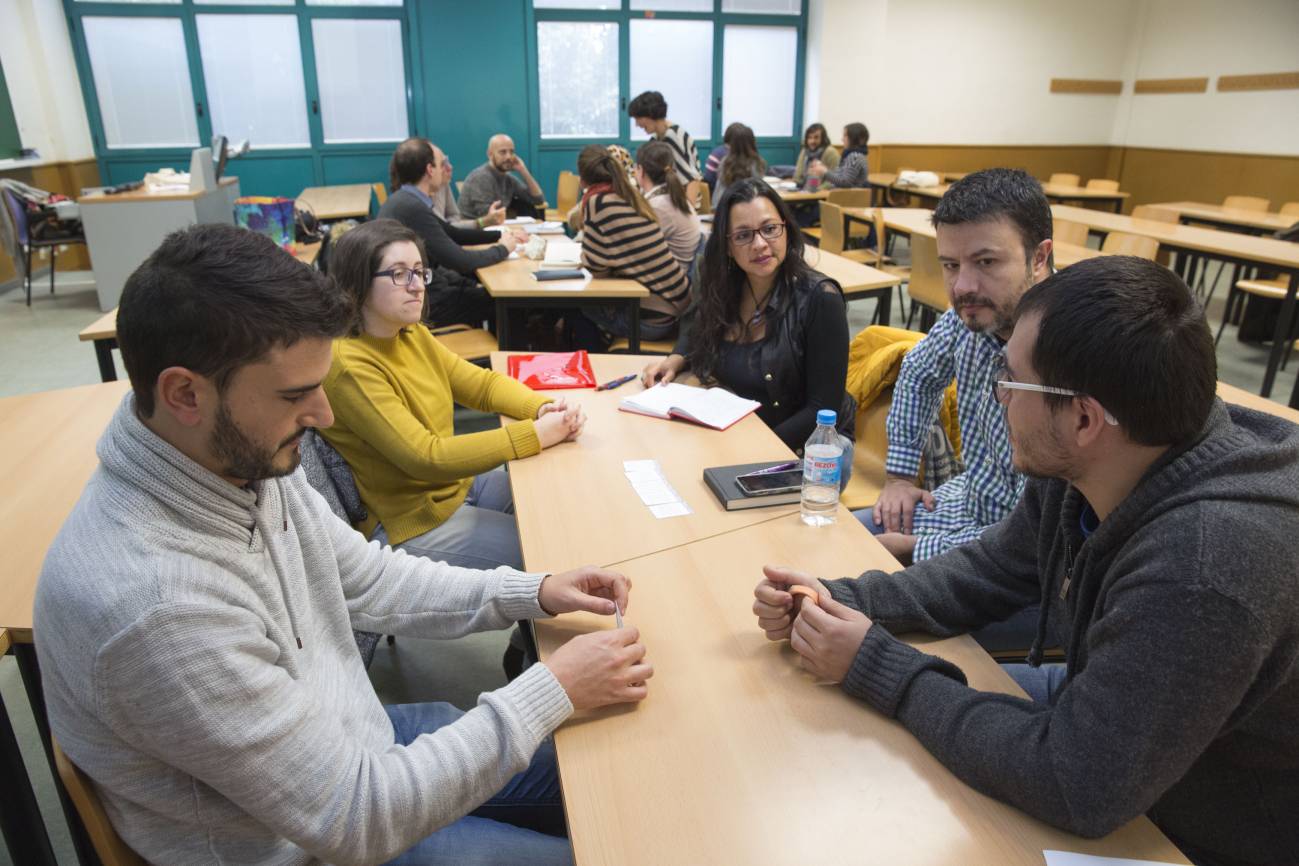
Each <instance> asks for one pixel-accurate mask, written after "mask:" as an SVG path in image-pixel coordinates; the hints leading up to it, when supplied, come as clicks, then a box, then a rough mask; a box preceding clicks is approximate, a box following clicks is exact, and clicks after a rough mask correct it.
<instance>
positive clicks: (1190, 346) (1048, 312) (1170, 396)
mask: <svg viewBox="0 0 1299 866" xmlns="http://www.w3.org/2000/svg"><path fill="white" fill-rule="evenodd" d="M1033 314H1037V315H1039V316H1040V317H1041V318H1040V320H1039V324H1038V332H1037V342H1036V343H1035V344H1034V346H1033V354H1032V361H1033V369H1034V370H1035V371H1036V373H1037V375H1038V376H1039V377H1040V378H1041V381H1042V384H1044V385H1051V386H1054V387H1057V388H1068V389H1070V390H1072V391H1078V392H1081V393H1083V394H1087V395H1089V396H1091V397H1094V398H1095V399H1096V400H1097V401H1098V402H1100V404H1101V405H1102V406H1104V407H1105V409H1106V410H1108V411H1109V413H1110V414H1111V415H1113V416H1114V418H1115V419H1116V420H1117V421H1118V422H1119V424H1121V425H1122V426H1123V429H1124V431H1125V432H1126V433H1127V435H1128V438H1129V439H1131V440H1132V441H1133V442H1136V443H1138V444H1140V445H1152V446H1154V445H1175V444H1178V443H1182V442H1187V441H1190V440H1191V439H1192V438H1193V437H1195V436H1196V435H1197V434H1198V433H1199V432H1200V430H1201V429H1202V428H1203V426H1204V422H1205V420H1206V419H1207V418H1208V417H1209V410H1210V408H1211V407H1212V406H1213V399H1214V393H1215V391H1216V389H1217V384H1218V365H1217V358H1216V357H1215V355H1214V348H1213V337H1212V336H1211V335H1210V333H1209V324H1208V322H1206V321H1205V319H1204V311H1203V310H1202V309H1200V305H1199V304H1197V303H1196V301H1195V298H1194V297H1193V296H1192V295H1191V290H1190V289H1188V288H1187V287H1186V283H1184V282H1182V280H1181V278H1180V277H1178V276H1177V275H1176V274H1174V273H1173V272H1172V271H1170V270H1169V269H1168V268H1165V267H1163V266H1161V265H1158V264H1156V263H1154V262H1152V261H1148V260H1146V259H1139V258H1136V257H1135V256H1098V257H1097V258H1094V259H1086V260H1084V261H1081V262H1078V263H1076V264H1073V265H1070V266H1069V267H1067V268H1065V269H1064V270H1062V271H1059V272H1058V273H1056V274H1054V275H1052V276H1050V277H1047V278H1046V279H1045V280H1043V281H1042V282H1040V283H1038V284H1037V285H1036V286H1034V287H1033V288H1031V289H1029V290H1028V292H1027V293H1025V295H1024V297H1023V298H1022V299H1020V302H1019V308H1018V310H1017V311H1016V316H1017V317H1018V318H1021V319H1022V318H1023V317H1024V316H1028V315H1033ZM1043 397H1044V398H1045V399H1046V401H1047V405H1048V406H1050V407H1051V408H1052V409H1053V410H1055V409H1058V408H1059V407H1060V406H1063V405H1064V404H1065V403H1067V402H1068V401H1069V400H1070V399H1071V398H1069V397H1066V396H1063V395H1059V394H1044V395H1043Z"/></svg>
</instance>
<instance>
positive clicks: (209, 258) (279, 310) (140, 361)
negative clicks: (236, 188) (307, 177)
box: [117, 225, 352, 418]
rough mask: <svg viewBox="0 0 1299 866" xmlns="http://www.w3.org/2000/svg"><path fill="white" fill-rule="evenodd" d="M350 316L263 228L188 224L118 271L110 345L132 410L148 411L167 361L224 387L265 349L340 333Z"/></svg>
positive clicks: (316, 275) (330, 287)
mask: <svg viewBox="0 0 1299 866" xmlns="http://www.w3.org/2000/svg"><path fill="white" fill-rule="evenodd" d="M351 314H352V310H351V304H350V303H349V302H348V299H347V297H346V296H345V295H344V294H343V293H342V292H340V291H339V290H338V289H337V288H336V287H335V286H334V284H333V283H332V282H331V281H330V280H329V279H328V278H327V277H325V275H324V274H322V273H320V272H319V271H317V270H316V269H314V268H312V267H310V266H309V265H305V264H303V263H302V262H300V261H298V260H297V259H295V258H294V257H293V256H291V255H289V254H288V253H286V252H285V251H284V250H282V249H280V248H279V247H277V246H276V245H275V242H274V241H272V240H271V239H270V238H268V237H266V236H265V235H261V234H257V233H256V232H251V231H248V230H247V229H242V228H237V227H235V226H231V225H197V226H191V227H189V228H186V229H181V230H179V231H175V232H172V233H171V234H169V235H167V237H166V238H164V239H163V241H162V244H161V245H160V246H159V247H158V248H157V249H156V250H154V251H153V253H152V254H151V255H150V256H149V257H148V258H147V259H145V260H144V263H143V264H142V265H140V266H139V267H138V268H136V269H135V272H134V273H132V274H131V276H130V277H128V278H127V280H126V286H125V287H124V288H123V289H122V299H121V304H120V306H119V307H118V309H117V344H118V346H120V347H121V349H122V361H123V362H124V363H125V364H126V372H127V374H128V375H129V376H130V377H131V388H132V389H134V391H135V406H136V411H137V412H138V413H139V414H140V416H141V417H142V418H149V417H151V416H152V415H153V410H154V395H153V389H154V386H155V385H157V383H158V376H159V374H161V373H162V371H163V370H166V369H167V368H168V367H185V368H187V369H189V370H192V371H194V372H195V373H198V374H199V375H200V376H204V377H206V378H209V379H211V380H212V381H213V382H214V383H215V384H216V387H217V390H218V391H224V390H225V388H226V386H227V385H228V384H229V383H230V379H231V377H233V376H234V374H235V372H236V371H237V370H239V368H240V367H244V366H246V365H248V364H252V363H254V362H256V361H260V360H261V359H262V358H264V357H266V354H267V353H268V352H270V351H271V350H272V349H274V348H277V347H284V348H287V347H289V346H292V345H293V344H294V343H296V342H298V340H301V339H305V338H310V337H322V338H328V339H332V338H334V337H337V336H339V335H341V334H342V333H343V332H344V331H345V330H346V328H347V323H348V320H349V319H350V318H351Z"/></svg>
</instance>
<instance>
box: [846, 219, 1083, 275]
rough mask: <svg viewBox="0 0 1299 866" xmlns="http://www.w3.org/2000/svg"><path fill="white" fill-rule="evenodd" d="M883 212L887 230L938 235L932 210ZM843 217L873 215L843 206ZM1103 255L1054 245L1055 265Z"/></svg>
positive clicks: (908, 233) (865, 221) (1075, 246)
mask: <svg viewBox="0 0 1299 866" xmlns="http://www.w3.org/2000/svg"><path fill="white" fill-rule="evenodd" d="M881 210H883V212H884V226H885V228H887V229H888V230H889V231H894V232H897V233H898V234H904V235H907V236H910V235H915V234H918V235H923V236H924V237H930V238H936V237H937V236H938V235H937V233H936V232H935V230H934V224H933V222H932V220H931V217H932V216H933V213H934V212H933V211H931V210H929V209H928V208H923V207H886V208H881ZM843 212H844V217H845V218H846V219H848V220H851V221H856V222H862V223H871V222H874V219H875V217H874V215H873V214H872V213H871V211H870V209H869V208H864V207H850V208H844V211H843ZM1100 255H1104V253H1102V252H1101V251H1100V250H1094V249H1092V248H1091V247H1084V246H1078V245H1077V244H1060V243H1057V244H1056V245H1055V263H1056V266H1057V267H1061V268H1065V267H1068V266H1069V265H1072V264H1073V263H1074V262H1080V261H1082V260H1083V259H1092V258H1095V257H1096V256H1100Z"/></svg>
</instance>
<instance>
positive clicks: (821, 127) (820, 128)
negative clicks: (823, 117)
mask: <svg viewBox="0 0 1299 866" xmlns="http://www.w3.org/2000/svg"><path fill="white" fill-rule="evenodd" d="M853 125H854V126H861V124H860V123H857V124H853ZM865 128H866V127H864V126H862V129H865ZM814 132H819V133H821V147H829V146H830V133H828V132H826V131H825V124H824V123H814V124H812V125H811V126H809V127H808V128H807V129H806V130H805V131H804V132H803V147H804V148H806V147H807V137H808V136H809V135H811V134H812V133H814ZM866 138H867V139H869V138H870V133H867V134H866ZM865 144H866V143H865V142H862V146H863V147H864V146H865Z"/></svg>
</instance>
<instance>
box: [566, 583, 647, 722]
mask: <svg viewBox="0 0 1299 866" xmlns="http://www.w3.org/2000/svg"><path fill="white" fill-rule="evenodd" d="M547 580H549V578H547ZM639 641H640V631H638V630H637V629H636V628H633V627H626V628H618V629H610V630H608V631H597V632H592V633H590V634H584V635H579V636H577V637H575V638H573V639H572V640H570V641H569V642H568V643H566V644H564V645H563V646H561V647H560V648H559V649H557V650H555V651H554V652H553V653H551V655H550V658H548V659H546V667H548V668H550V672H551V673H552V674H554V675H555V679H557V680H559V684H560V685H561V686H563V687H564V691H565V692H567V693H568V699H569V700H570V701H572V702H573V708H574V709H578V710H585V709H590V708H592V707H603V706H607V705H609V704H622V703H631V702H634V701H640V700H644V698H645V695H646V694H648V693H649V689H648V688H647V687H646V685H645V681H646V680H648V679H649V678H650V677H652V676H654V668H653V667H652V666H650V665H649V664H648V663H647V662H646V661H645V647H644V646H643V645H642V644H641V643H640V642H639Z"/></svg>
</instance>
